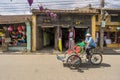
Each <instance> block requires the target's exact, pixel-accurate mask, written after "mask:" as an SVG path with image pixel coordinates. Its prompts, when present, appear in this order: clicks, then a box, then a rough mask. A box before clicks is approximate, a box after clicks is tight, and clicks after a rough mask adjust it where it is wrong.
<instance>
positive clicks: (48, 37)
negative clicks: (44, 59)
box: [43, 28, 54, 48]
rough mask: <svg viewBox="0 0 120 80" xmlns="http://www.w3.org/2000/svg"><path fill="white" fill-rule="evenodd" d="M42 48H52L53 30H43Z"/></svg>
mask: <svg viewBox="0 0 120 80" xmlns="http://www.w3.org/2000/svg"><path fill="white" fill-rule="evenodd" d="M43 48H54V28H44V29H43Z"/></svg>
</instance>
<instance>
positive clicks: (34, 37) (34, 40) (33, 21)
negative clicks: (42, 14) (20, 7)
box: [32, 14, 36, 51]
mask: <svg viewBox="0 0 120 80" xmlns="http://www.w3.org/2000/svg"><path fill="white" fill-rule="evenodd" d="M32 51H36V15H34V14H33V15H32Z"/></svg>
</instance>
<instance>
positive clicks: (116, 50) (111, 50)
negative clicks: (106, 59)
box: [103, 48, 120, 54]
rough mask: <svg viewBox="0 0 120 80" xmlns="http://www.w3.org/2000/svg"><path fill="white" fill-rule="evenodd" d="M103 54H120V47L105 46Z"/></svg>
mask: <svg viewBox="0 0 120 80" xmlns="http://www.w3.org/2000/svg"><path fill="white" fill-rule="evenodd" d="M103 54H120V48H104V51H103Z"/></svg>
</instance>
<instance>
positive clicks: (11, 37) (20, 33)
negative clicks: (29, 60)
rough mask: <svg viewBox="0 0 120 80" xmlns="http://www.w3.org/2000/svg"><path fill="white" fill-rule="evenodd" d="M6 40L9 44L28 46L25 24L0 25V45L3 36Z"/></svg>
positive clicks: (11, 45)
mask: <svg viewBox="0 0 120 80" xmlns="http://www.w3.org/2000/svg"><path fill="white" fill-rule="evenodd" d="M3 35H4V37H5V40H4V42H8V46H10V47H13V46H15V47H17V46H24V47H26V46H27V40H26V39H27V35H26V26H25V24H11V25H0V45H2V43H3V42H2V40H3V39H2V36H3Z"/></svg>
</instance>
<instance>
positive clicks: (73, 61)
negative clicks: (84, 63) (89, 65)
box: [66, 54, 81, 68]
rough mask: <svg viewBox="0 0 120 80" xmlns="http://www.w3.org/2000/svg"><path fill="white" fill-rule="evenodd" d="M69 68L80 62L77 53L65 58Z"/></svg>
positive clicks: (76, 65) (78, 64)
mask: <svg viewBox="0 0 120 80" xmlns="http://www.w3.org/2000/svg"><path fill="white" fill-rule="evenodd" d="M66 63H67V64H68V65H69V66H70V67H71V68H72V67H73V68H78V67H79V66H80V64H81V58H80V57H79V56H78V55H75V54H73V55H71V56H69V57H68V58H67V62H66Z"/></svg>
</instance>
